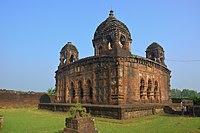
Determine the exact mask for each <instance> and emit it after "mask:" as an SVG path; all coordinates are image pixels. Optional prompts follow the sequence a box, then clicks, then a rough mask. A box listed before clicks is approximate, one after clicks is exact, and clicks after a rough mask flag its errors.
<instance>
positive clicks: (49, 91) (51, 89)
mask: <svg viewBox="0 0 200 133" xmlns="http://www.w3.org/2000/svg"><path fill="white" fill-rule="evenodd" d="M47 93H48V94H49V95H52V94H55V93H56V89H55V88H54V89H53V88H52V87H51V88H49V89H48V90H47Z"/></svg>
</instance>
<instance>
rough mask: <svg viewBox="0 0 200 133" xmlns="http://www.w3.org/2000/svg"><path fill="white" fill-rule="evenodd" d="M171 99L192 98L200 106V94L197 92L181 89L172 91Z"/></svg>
mask: <svg viewBox="0 0 200 133" xmlns="http://www.w3.org/2000/svg"><path fill="white" fill-rule="evenodd" d="M171 97H172V98H190V99H192V100H193V102H194V104H195V105H200V93H197V91H194V90H189V89H183V90H182V91H181V90H179V89H171Z"/></svg>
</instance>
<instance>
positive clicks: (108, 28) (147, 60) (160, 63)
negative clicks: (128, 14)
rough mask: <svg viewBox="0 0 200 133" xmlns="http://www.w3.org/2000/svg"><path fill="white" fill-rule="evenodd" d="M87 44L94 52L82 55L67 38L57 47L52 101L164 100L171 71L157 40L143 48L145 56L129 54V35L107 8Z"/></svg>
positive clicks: (167, 96)
mask: <svg viewBox="0 0 200 133" xmlns="http://www.w3.org/2000/svg"><path fill="white" fill-rule="evenodd" d="M92 42H93V47H94V56H90V57H86V58H82V59H79V57H78V54H79V52H78V49H77V48H76V47H75V45H73V44H72V43H71V42H68V43H67V44H66V45H65V46H64V47H63V48H62V49H61V52H60V64H59V66H58V70H57V71H56V76H55V78H56V85H55V86H56V99H55V101H56V102H58V103H77V102H78V103H91V104H105V105H126V104H134V103H168V102H170V73H171V71H170V70H169V69H168V68H167V65H166V64H165V56H164V49H163V48H162V47H161V46H160V45H159V44H158V43H156V42H153V43H152V44H150V45H149V46H148V47H147V49H146V57H141V56H137V55H134V54H131V43H132V38H131V34H130V32H129V30H128V28H127V26H126V25H125V24H124V23H122V22H121V21H119V20H118V19H116V17H115V16H114V14H113V11H112V10H111V11H110V14H109V16H108V18H107V19H106V20H105V21H103V22H102V23H101V24H100V25H99V26H98V27H97V29H96V31H95V33H94V38H93V40H92Z"/></svg>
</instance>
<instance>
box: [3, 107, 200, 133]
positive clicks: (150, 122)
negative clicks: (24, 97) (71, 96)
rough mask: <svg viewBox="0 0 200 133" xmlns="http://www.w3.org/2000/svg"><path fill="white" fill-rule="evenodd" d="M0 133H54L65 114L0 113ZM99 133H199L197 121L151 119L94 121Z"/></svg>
mask: <svg viewBox="0 0 200 133" xmlns="http://www.w3.org/2000/svg"><path fill="white" fill-rule="evenodd" d="M0 114H3V116H4V123H3V129H0V133H56V132H58V131H59V130H62V129H63V128H64V127H65V117H66V116H67V114H66V113H62V112H59V113H58V112H50V111H45V110H38V109H36V108H18V109H16V108H9V109H0ZM95 126H96V127H97V128H98V129H99V130H100V132H101V133H134V132H136V133H200V118H199V117H181V116H173V115H152V116H147V117H142V118H135V119H131V120H114V119H105V118H95Z"/></svg>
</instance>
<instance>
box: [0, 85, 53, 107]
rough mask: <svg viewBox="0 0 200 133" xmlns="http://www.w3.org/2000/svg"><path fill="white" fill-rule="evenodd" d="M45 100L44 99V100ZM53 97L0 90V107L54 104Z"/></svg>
mask: <svg viewBox="0 0 200 133" xmlns="http://www.w3.org/2000/svg"><path fill="white" fill-rule="evenodd" d="M44 96H45V97H44ZM45 98H46V99H45ZM54 100H55V95H47V94H45V93H42V92H19V91H14V90H5V89H0V106H3V107H4V106H12V107H14V106H23V107H24V106H38V104H39V103H40V102H43V103H44V102H45V103H47V102H54Z"/></svg>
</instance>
